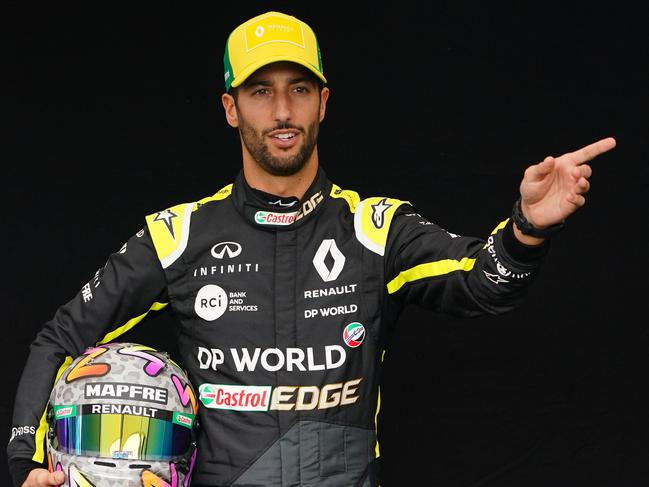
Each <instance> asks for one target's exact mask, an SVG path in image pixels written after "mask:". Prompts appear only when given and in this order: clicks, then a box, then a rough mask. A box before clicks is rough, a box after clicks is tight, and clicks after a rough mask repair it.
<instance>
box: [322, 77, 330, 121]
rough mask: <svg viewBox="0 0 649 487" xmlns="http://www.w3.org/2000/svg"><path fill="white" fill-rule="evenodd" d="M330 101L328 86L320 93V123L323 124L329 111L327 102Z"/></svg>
mask: <svg viewBox="0 0 649 487" xmlns="http://www.w3.org/2000/svg"><path fill="white" fill-rule="evenodd" d="M328 99H329V88H327V87H326V86H325V87H324V88H322V91H321V92H320V121H321V122H322V121H323V120H324V117H325V112H326V111H327V100H328Z"/></svg>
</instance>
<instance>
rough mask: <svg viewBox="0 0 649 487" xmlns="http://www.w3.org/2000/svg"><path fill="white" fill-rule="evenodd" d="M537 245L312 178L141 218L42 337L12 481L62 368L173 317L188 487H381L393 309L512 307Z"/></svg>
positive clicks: (17, 426) (27, 381)
mask: <svg viewBox="0 0 649 487" xmlns="http://www.w3.org/2000/svg"><path fill="white" fill-rule="evenodd" d="M546 247H547V245H544V246H541V247H539V248H532V247H526V246H523V245H522V244H520V243H519V242H518V241H517V240H516V239H515V237H514V236H513V231H512V229H511V223H510V221H509V220H508V219H506V220H505V221H503V222H502V223H501V224H499V225H498V226H497V227H496V228H495V230H494V231H493V232H492V234H491V235H489V237H488V239H486V240H482V239H477V238H470V237H463V236H458V235H455V234H452V233H449V232H447V231H446V230H444V229H443V228H441V227H440V226H438V225H436V224H434V223H432V222H430V221H428V220H427V219H426V218H424V217H422V216H421V215H420V214H418V213H417V212H416V210H415V209H413V207H412V206H411V205H410V204H409V203H408V202H405V201H399V200H396V199H391V198H387V197H372V198H367V199H364V200H361V199H360V198H359V196H358V194H357V193H356V192H354V191H349V190H342V189H340V188H339V187H338V186H336V185H334V184H332V183H331V182H330V181H329V180H328V179H327V177H326V175H325V173H324V171H323V170H322V169H320V170H319V172H318V175H317V178H316V180H315V181H314V182H313V184H312V185H311V187H310V188H309V190H308V191H307V193H306V195H305V196H304V197H303V199H302V200H301V201H297V199H295V198H293V199H282V198H278V197H273V196H272V195H268V194H265V193H262V192H259V191H257V190H254V189H252V188H250V187H249V186H248V185H247V183H246V182H245V180H244V178H243V174H242V173H241V174H239V176H238V177H237V179H236V180H235V182H234V184H231V185H228V186H226V187H224V188H223V189H221V190H220V191H218V192H217V193H216V194H214V195H213V196H210V197H207V198H204V199H202V200H200V201H197V202H193V203H187V204H180V205H177V206H174V207H171V208H168V209H165V210H163V211H160V212H157V213H155V214H152V215H149V216H147V217H146V225H145V227H144V228H143V229H142V230H141V231H139V232H138V233H137V234H136V235H134V236H133V237H132V238H130V239H129V240H128V242H127V243H126V245H125V246H123V247H122V249H120V251H119V252H116V253H114V254H111V256H110V258H109V259H108V261H107V263H106V265H105V266H104V267H103V268H101V269H100V270H98V271H97V273H96V274H95V276H94V278H93V279H92V280H91V281H90V282H88V283H87V284H86V285H85V286H83V288H82V289H81V290H80V292H79V293H78V295H77V296H76V297H75V298H74V299H72V300H71V301H70V302H68V303H67V304H65V305H64V306H62V307H61V308H60V309H59V310H58V311H57V312H56V314H55V316H54V317H53V319H52V320H51V321H49V322H47V323H46V324H45V326H44V328H43V329H42V331H40V332H39V334H38V335H37V337H36V339H35V340H34V342H33V343H32V345H31V349H30V355H29V358H28V361H27V364H26V367H25V369H24V372H23V376H22V378H21V381H20V384H19V387H18V392H17V397H16V402H15V410H14V417H13V424H14V429H13V431H12V440H11V441H10V443H9V445H8V456H9V464H10V467H11V470H12V475H13V477H14V479H15V480H14V481H15V482H16V484H17V485H18V484H19V483H20V482H21V481H22V480H23V479H24V477H25V476H26V473H27V471H28V470H29V469H31V468H34V467H35V466H38V465H37V463H35V462H42V461H43V458H44V446H43V438H44V436H43V435H44V432H45V422H44V416H43V413H44V411H45V406H46V402H47V398H48V395H49V392H50V390H51V388H52V385H53V383H54V380H55V376H56V373H57V369H58V368H59V366H60V365H61V364H62V363H63V361H64V359H65V358H66V356H70V357H76V356H78V355H80V354H81V353H82V352H83V351H84V349H85V348H86V347H87V346H89V345H94V344H96V343H103V342H106V341H119V340H118V338H119V336H120V334H122V333H124V332H125V331H127V330H128V329H130V328H131V327H132V326H134V325H135V324H137V323H138V322H140V321H141V320H143V319H144V318H146V317H148V316H151V315H152V314H154V313H151V312H152V311H157V310H160V309H163V308H165V307H167V305H169V306H168V308H171V309H172V310H173V312H174V313H175V315H176V317H177V318H178V348H179V350H180V353H181V356H182V362H183V363H184V365H185V366H186V367H187V371H188V373H189V377H190V379H191V381H192V384H193V385H194V388H195V389H196V391H197V394H198V395H199V399H200V403H201V407H200V413H199V414H200V425H201V434H200V437H199V439H198V459H197V464H196V468H195V470H194V475H193V483H194V484H205V485H210V486H226V485H227V486H230V485H232V486H243V485H245V486H265V487H269V486H271V487H274V486H297V485H301V486H307V485H309V486H315V485H318V486H325V487H326V486H336V487H338V486H352V485H353V486H363V487H365V486H375V485H378V479H377V476H376V473H375V472H376V469H375V465H376V451H377V443H376V424H375V421H376V415H377V403H378V399H379V379H380V370H381V363H382V354H383V352H384V350H385V348H386V341H387V337H388V335H389V333H390V331H391V328H392V326H393V324H394V323H395V320H396V319H397V317H398V316H399V311H400V310H401V309H402V308H403V307H404V306H405V305H407V304H410V303H416V304H419V305H422V306H425V307H426V308H429V309H433V310H436V311H439V312H447V313H452V314H454V315H456V316H465V317H474V316H479V315H483V314H486V313H489V314H496V313H502V312H506V311H509V310H511V309H513V308H514V306H515V305H517V304H518V303H519V302H520V300H521V299H522V297H523V295H524V292H525V290H526V289H527V288H528V286H529V284H530V282H531V281H532V279H533V277H534V275H535V271H536V269H537V268H538V267H539V265H540V262H541V261H542V260H543V259H544V256H545V255H546V253H547V249H546ZM168 308H167V309H168ZM145 345H146V344H145Z"/></svg>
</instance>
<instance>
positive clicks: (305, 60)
mask: <svg viewBox="0 0 649 487" xmlns="http://www.w3.org/2000/svg"><path fill="white" fill-rule="evenodd" d="M277 61H291V62H294V63H297V64H301V65H302V66H304V67H305V68H307V69H309V70H310V71H311V72H313V74H315V75H316V76H317V77H318V78H320V79H321V80H322V82H323V83H326V82H327V79H326V78H325V77H324V74H323V70H322V59H321V57H320V47H319V46H318V40H317V39H316V36H315V33H314V32H313V29H311V27H309V26H308V25H307V24H306V23H304V22H302V21H301V20H299V19H297V18H296V17H293V16H292V15H287V14H283V13H281V12H266V13H264V14H261V15H258V16H256V17H253V18H252V19H250V20H248V21H246V22H244V23H243V24H241V25H239V26H238V27H237V28H235V29H234V30H233V31H232V33H231V34H230V35H229V36H228V40H227V42H226V43H225V55H224V56H223V64H224V68H225V74H224V77H225V90H226V91H229V90H230V88H236V87H237V86H239V85H240V84H241V83H243V82H244V81H245V80H246V78H248V76H250V75H251V74H252V73H254V72H255V71H256V70H258V69H259V68H261V67H263V66H266V65H267V64H270V63H274V62H277Z"/></svg>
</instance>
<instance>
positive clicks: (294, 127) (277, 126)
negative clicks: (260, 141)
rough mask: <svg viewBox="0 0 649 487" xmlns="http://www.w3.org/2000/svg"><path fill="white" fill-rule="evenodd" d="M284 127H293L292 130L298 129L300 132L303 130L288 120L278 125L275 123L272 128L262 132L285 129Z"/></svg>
mask: <svg viewBox="0 0 649 487" xmlns="http://www.w3.org/2000/svg"><path fill="white" fill-rule="evenodd" d="M286 129H293V130H298V131H300V132H304V128H303V127H300V126H298V125H293V124H292V123H288V122H283V123H280V124H278V125H275V126H274V127H273V128H270V129H268V130H264V134H268V133H270V132H272V131H273V130H286Z"/></svg>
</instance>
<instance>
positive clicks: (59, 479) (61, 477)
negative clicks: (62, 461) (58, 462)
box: [51, 470, 65, 485]
mask: <svg viewBox="0 0 649 487" xmlns="http://www.w3.org/2000/svg"><path fill="white" fill-rule="evenodd" d="M51 478H52V480H53V481H54V482H56V484H55V485H60V484H62V483H63V482H65V474H64V473H63V472H61V471H60V470H59V471H57V472H53V473H52V477H51Z"/></svg>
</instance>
